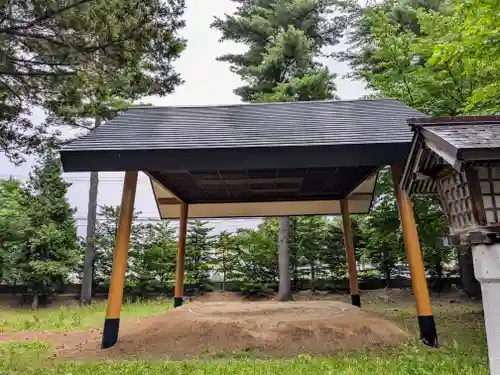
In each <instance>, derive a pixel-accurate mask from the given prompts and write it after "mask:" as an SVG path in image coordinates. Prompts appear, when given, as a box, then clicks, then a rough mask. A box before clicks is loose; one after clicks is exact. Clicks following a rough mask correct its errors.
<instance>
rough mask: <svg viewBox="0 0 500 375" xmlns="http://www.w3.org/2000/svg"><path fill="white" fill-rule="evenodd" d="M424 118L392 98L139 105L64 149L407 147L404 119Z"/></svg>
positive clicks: (406, 130)
mask: <svg viewBox="0 0 500 375" xmlns="http://www.w3.org/2000/svg"><path fill="white" fill-rule="evenodd" d="M421 116H422V113H420V112H418V111H416V110H414V109H412V108H410V107H408V106H406V105H405V104H402V103H399V102H397V101H395V100H391V99H381V100H351V101H314V102H290V103H274V104H241V105H229V106H205V107H196V106H193V107H136V108H131V109H129V110H127V111H125V112H124V113H123V114H122V115H120V116H118V117H117V118H116V119H114V120H112V121H110V122H108V123H106V124H104V125H102V126H101V127H100V128H99V129H96V130H93V131H92V132H90V133H89V134H87V135H85V136H83V137H82V138H80V139H78V140H75V141H73V142H72V143H70V144H69V145H67V146H66V147H65V148H64V150H65V151H72V150H78V151H85V150H152V149H175V150H179V149H204V148H208V149H212V148H240V147H275V146H315V145H342V144H358V145H359V144H365V143H366V144H374V143H401V142H405V143H406V142H408V143H409V142H410V141H411V138H412V132H411V131H410V128H409V127H408V125H407V122H406V120H407V118H409V117H421Z"/></svg>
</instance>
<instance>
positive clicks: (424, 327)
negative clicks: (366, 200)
mask: <svg viewBox="0 0 500 375" xmlns="http://www.w3.org/2000/svg"><path fill="white" fill-rule="evenodd" d="M402 171H403V168H402V166H400V165H395V166H392V179H393V184H394V189H395V191H396V201H397V205H398V208H399V216H400V217H401V225H402V227H403V239H404V243H405V248H406V256H407V258H408V265H409V266H410V273H411V284H412V288H413V294H414V295H415V299H416V302H417V314H418V323H419V327H420V337H421V339H422V341H423V342H424V343H425V344H426V345H428V346H433V347H437V346H438V340H437V332H436V324H435V322H434V316H433V315H432V305H431V299H430V297H429V289H428V287H427V278H426V275H425V269H424V262H423V260H422V251H421V249H420V241H419V239H418V232H417V225H416V224H415V216H414V214H413V205H412V203H411V201H410V198H409V196H408V193H407V192H406V191H404V190H402V189H401V187H400V186H399V180H400V179H401V174H402Z"/></svg>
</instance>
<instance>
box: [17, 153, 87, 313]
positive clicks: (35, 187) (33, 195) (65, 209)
mask: <svg viewBox="0 0 500 375" xmlns="http://www.w3.org/2000/svg"><path fill="white" fill-rule="evenodd" d="M69 186H70V185H69V184H67V183H66V182H64V181H63V179H62V170H61V164H60V161H59V159H58V157H57V155H56V153H55V151H51V150H49V151H45V153H44V154H42V156H41V157H40V158H39V160H38V162H37V164H36V166H35V167H34V169H33V171H32V172H31V174H30V179H29V181H28V183H27V185H26V187H25V189H24V190H25V196H24V198H23V199H22V206H23V209H24V210H25V212H26V213H27V222H26V227H25V228H24V229H23V232H22V236H21V238H19V240H18V241H17V246H16V247H15V249H16V251H15V253H14V255H13V257H12V269H11V279H14V280H16V281H17V282H19V283H21V284H23V285H26V286H27V288H28V290H29V291H30V293H31V294H32V295H33V304H32V306H33V307H34V308H37V307H38V304H39V297H46V296H48V295H50V294H51V293H53V292H54V291H55V289H56V288H57V287H58V286H60V285H62V284H63V283H64V282H65V281H66V280H67V277H68V275H69V273H70V272H71V271H74V269H75V267H76V265H77V264H78V262H79V261H80V260H81V248H80V244H79V241H78V237H77V233H76V223H75V219H74V216H73V214H74V210H73V209H72V208H71V206H70V205H69V203H68V201H67V199H66V193H67V190H68V187H69Z"/></svg>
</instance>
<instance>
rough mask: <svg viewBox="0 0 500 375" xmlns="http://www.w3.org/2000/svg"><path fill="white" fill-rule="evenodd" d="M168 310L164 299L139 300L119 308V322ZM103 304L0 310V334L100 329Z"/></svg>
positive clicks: (168, 304)
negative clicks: (120, 309)
mask: <svg viewBox="0 0 500 375" xmlns="http://www.w3.org/2000/svg"><path fill="white" fill-rule="evenodd" d="M171 308H172V303H171V302H170V301H167V300H156V301H140V302H135V303H126V304H124V305H123V308H122V313H121V317H122V318H123V319H132V318H140V317H144V316H151V315H155V314H159V313H162V312H165V311H167V310H169V309H171ZM105 312H106V303H105V302H98V303H94V304H92V306H85V307H79V306H74V307H64V306H62V307H60V308H58V309H53V308H48V309H40V310H27V311H25V310H12V309H8V310H0V333H6V332H19V331H31V332H41V331H57V332H62V331H64V332H67V331H75V330H83V329H88V328H100V327H101V326H102V325H103V322H104V316H105Z"/></svg>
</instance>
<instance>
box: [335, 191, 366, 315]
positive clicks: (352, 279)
mask: <svg viewBox="0 0 500 375" xmlns="http://www.w3.org/2000/svg"><path fill="white" fill-rule="evenodd" d="M340 211H341V214H342V225H343V227H344V245H345V252H346V257H347V267H348V270H349V289H350V292H351V302H352V304H353V305H355V306H358V307H361V298H360V296H359V287H358V272H357V269H356V253H355V252H354V239H353V235H352V226H351V218H350V216H349V202H348V201H347V200H346V199H342V200H341V201H340Z"/></svg>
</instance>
